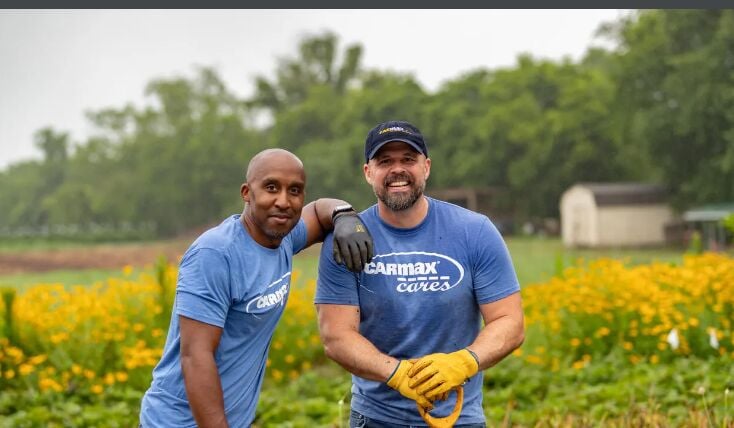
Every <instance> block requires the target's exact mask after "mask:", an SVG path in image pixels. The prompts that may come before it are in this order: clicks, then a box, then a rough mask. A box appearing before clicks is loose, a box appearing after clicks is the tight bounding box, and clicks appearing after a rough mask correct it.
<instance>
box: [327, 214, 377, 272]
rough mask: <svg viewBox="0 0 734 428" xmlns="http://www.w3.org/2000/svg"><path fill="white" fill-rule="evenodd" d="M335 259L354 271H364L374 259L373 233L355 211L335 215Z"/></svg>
mask: <svg viewBox="0 0 734 428" xmlns="http://www.w3.org/2000/svg"><path fill="white" fill-rule="evenodd" d="M333 246H334V261H335V262H337V263H338V264H343V265H345V266H346V267H347V269H349V270H351V271H352V272H362V269H364V267H365V266H366V265H367V263H369V262H370V260H372V255H373V254H372V235H370V232H369V231H367V227H366V226H365V225H364V223H362V220H360V219H359V217H358V216H357V213H355V212H345V213H339V214H337V215H336V216H335V217H334V245H333Z"/></svg>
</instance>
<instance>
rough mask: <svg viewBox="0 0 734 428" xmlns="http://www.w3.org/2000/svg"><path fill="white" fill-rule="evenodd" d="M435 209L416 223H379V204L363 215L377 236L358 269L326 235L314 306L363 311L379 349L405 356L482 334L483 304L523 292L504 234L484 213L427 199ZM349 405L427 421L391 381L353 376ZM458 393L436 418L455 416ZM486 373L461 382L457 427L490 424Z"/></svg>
mask: <svg viewBox="0 0 734 428" xmlns="http://www.w3.org/2000/svg"><path fill="white" fill-rule="evenodd" d="M427 199H428V202H429V209H428V215H427V216H426V218H425V219H424V220H423V221H422V222H421V224H419V225H418V226H416V227H414V228H409V229H400V228H395V227H392V226H390V225H389V224H387V223H385V222H384V221H383V220H382V219H380V217H379V215H378V211H377V206H376V205H375V206H372V207H370V208H368V209H367V210H365V211H363V212H362V213H360V217H361V219H362V221H363V222H364V224H365V225H366V226H367V229H369V231H370V234H371V235H372V238H373V240H374V253H375V256H374V258H373V259H372V262H371V263H369V264H368V265H367V266H366V267H365V269H364V270H363V271H362V272H361V273H360V274H359V275H356V274H353V273H351V272H349V271H348V270H346V268H344V267H343V266H342V265H337V264H336V263H335V262H334V260H333V259H332V257H331V249H332V236H328V237H327V238H326V239H325V240H324V245H323V246H322V248H321V259H320V261H319V276H318V282H317V284H318V285H317V289H316V298H315V302H316V303H325V304H339V305H355V306H359V307H360V325H359V331H360V333H361V334H362V335H363V336H365V337H366V338H367V339H368V340H369V341H370V342H372V343H373V344H374V345H375V346H376V347H377V349H379V350H380V351H381V352H383V353H385V354H388V355H391V356H393V357H395V358H398V359H401V360H402V359H409V358H419V357H421V356H423V355H427V354H432V353H435V352H445V353H449V352H454V351H457V350H459V349H462V348H465V347H466V346H468V345H470V344H471V343H472V342H473V341H474V339H476V337H477V335H478V334H479V330H480V327H481V322H482V316H481V312H480V310H479V305H481V304H484V303H490V302H493V301H496V300H499V299H502V298H503V297H507V296H508V295H510V294H513V293H516V292H518V291H519V290H520V286H519V284H518V281H517V276H516V275H515V270H514V268H513V266H512V260H511V259H510V255H509V253H508V251H507V247H506V246H505V243H504V241H503V240H502V237H501V236H500V234H499V232H498V231H497V229H496V228H495V227H494V225H493V224H492V222H490V220H489V219H488V218H487V217H486V216H483V215H480V214H477V213H475V212H472V211H469V210H467V209H464V208H461V207H459V206H456V205H452V204H450V203H447V202H443V201H439V200H435V199H431V198H427ZM352 382H353V385H352V408H353V409H354V410H356V411H358V412H360V413H362V414H364V415H365V416H367V417H369V418H374V419H377V420H380V421H384V422H390V423H395V424H404V425H425V422H423V420H422V419H421V417H420V415H419V414H418V410H417V408H416V404H415V402H414V401H413V400H410V399H408V398H405V397H403V396H402V395H401V394H400V393H399V392H398V391H396V390H394V389H392V388H390V387H389V386H387V385H386V384H385V383H382V382H375V381H372V380H367V379H364V378H361V377H359V376H356V375H353V376H352ZM454 399H455V394H451V397H450V398H449V400H446V401H444V402H436V403H435V404H436V405H437V407H436V409H434V410H433V411H432V412H431V414H433V415H437V416H446V415H448V414H449V413H450V412H451V410H452V409H453V406H454V401H453V400H454ZM484 420H485V418H484V413H483V411H482V373H481V372H480V373H478V374H477V375H475V376H473V377H472V378H471V379H470V380H469V381H468V382H467V383H466V384H465V385H464V407H463V410H462V412H461V416H460V417H459V420H458V421H457V423H459V424H469V423H481V422H484Z"/></svg>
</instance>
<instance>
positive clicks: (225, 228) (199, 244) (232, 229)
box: [189, 215, 239, 252]
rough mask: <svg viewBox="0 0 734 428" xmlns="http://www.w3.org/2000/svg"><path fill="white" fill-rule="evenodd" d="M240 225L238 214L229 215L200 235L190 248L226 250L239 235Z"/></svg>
mask: <svg viewBox="0 0 734 428" xmlns="http://www.w3.org/2000/svg"><path fill="white" fill-rule="evenodd" d="M238 226H239V221H238V216H236V215H233V216H229V217H227V218H226V219H224V220H223V221H222V222H221V223H219V224H218V225H216V226H214V227H212V228H211V229H208V230H207V231H205V232H204V233H202V234H201V235H199V237H198V238H196V240H195V241H194V242H193V244H191V247H189V250H190V251H191V250H195V249H203V248H206V249H209V250H214V251H218V252H225V251H227V250H228V249H229V248H230V247H231V245H232V243H233V242H234V241H235V240H236V238H237V236H238V235H239V230H238V229H237V227H238Z"/></svg>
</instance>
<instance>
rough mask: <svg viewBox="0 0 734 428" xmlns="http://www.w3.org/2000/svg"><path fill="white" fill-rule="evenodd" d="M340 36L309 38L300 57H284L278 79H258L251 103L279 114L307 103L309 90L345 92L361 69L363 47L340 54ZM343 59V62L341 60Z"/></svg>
mask: <svg viewBox="0 0 734 428" xmlns="http://www.w3.org/2000/svg"><path fill="white" fill-rule="evenodd" d="M338 53H339V51H338V37H337V36H336V34H334V33H331V32H325V33H323V34H320V35H311V36H307V37H305V38H304V39H303V40H302V41H301V43H300V44H299V46H298V56H297V57H295V58H291V57H286V58H281V59H280V60H279V61H278V62H279V63H278V67H277V69H276V72H275V79H274V80H269V79H267V78H266V77H264V76H258V77H257V78H256V79H255V87H256V91H255V95H254V97H253V98H252V99H251V100H250V101H249V105H251V106H255V107H262V108H265V109H267V110H269V111H271V112H274V113H278V112H282V111H284V110H287V109H289V108H292V107H293V106H296V105H298V104H299V103H301V102H303V101H304V100H305V99H306V98H307V96H308V93H309V91H310V90H311V89H312V88H314V87H318V86H327V87H329V88H331V89H332V90H334V92H336V93H337V94H344V93H345V91H346V90H347V88H348V86H349V83H350V82H352V81H354V80H355V79H356V77H357V75H358V74H359V72H360V60H361V57H362V46H361V45H359V44H352V45H349V46H347V47H346V48H345V50H344V52H343V54H342V55H341V57H339V55H338ZM339 58H341V63H340V62H339V61H338V59H339Z"/></svg>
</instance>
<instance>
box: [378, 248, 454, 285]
mask: <svg viewBox="0 0 734 428" xmlns="http://www.w3.org/2000/svg"><path fill="white" fill-rule="evenodd" d="M364 273H365V274H367V275H385V276H391V277H395V283H396V286H395V289H396V290H397V291H398V292H399V293H417V292H419V291H429V292H430V291H446V290H450V289H452V288H454V287H456V286H457V285H458V284H459V283H460V282H461V280H462V279H464V267H463V266H461V264H460V263H459V262H457V261H456V260H454V259H452V258H451V257H449V256H445V255H443V254H438V253H426V252H423V251H408V252H402V253H390V254H378V255H376V256H374V257H373V258H372V262H370V263H368V264H367V266H365V268H364Z"/></svg>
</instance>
